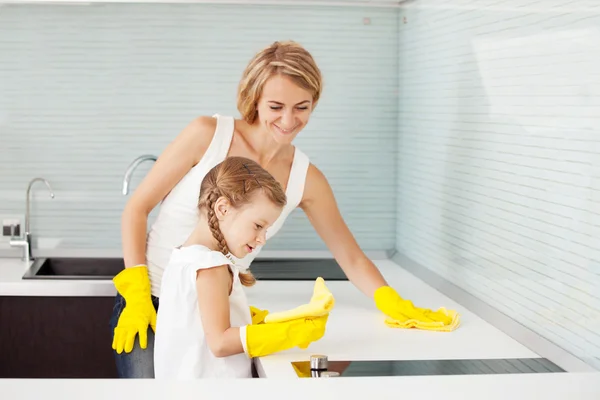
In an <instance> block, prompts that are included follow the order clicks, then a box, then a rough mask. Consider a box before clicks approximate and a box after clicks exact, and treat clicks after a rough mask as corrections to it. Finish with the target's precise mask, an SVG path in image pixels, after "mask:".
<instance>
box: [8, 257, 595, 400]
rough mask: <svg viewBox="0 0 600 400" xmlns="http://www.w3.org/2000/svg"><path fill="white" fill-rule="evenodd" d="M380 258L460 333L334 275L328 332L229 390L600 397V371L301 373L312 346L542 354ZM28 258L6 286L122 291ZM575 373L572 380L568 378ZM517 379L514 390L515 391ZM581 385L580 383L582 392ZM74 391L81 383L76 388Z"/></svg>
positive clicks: (289, 290) (23, 291)
mask: <svg viewBox="0 0 600 400" xmlns="http://www.w3.org/2000/svg"><path fill="white" fill-rule="evenodd" d="M375 263H376V265H377V266H378V267H379V269H380V270H381V272H382V274H383V275H384V276H385V278H386V279H387V280H388V282H389V283H390V284H391V285H392V286H393V287H395V288H396V289H397V290H398V291H399V292H400V293H401V294H402V295H403V296H404V297H406V298H409V299H411V300H412V301H413V302H414V303H415V304H416V305H418V306H421V307H429V308H437V307H440V306H445V307H447V308H452V309H456V310H458V311H459V312H460V313H461V316H462V318H461V321H462V323H461V326H460V327H459V328H458V329H457V330H456V331H454V332H450V333H448V332H429V331H421V330H404V329H393V328H389V327H387V326H386V325H385V324H384V323H383V320H384V318H385V316H384V315H383V314H382V313H380V312H379V311H378V310H377V309H376V308H375V306H374V303H373V300H372V299H369V298H367V297H366V296H364V295H363V294H362V293H361V292H359V291H358V289H356V288H355V287H354V286H353V285H352V284H351V283H350V282H340V281H327V282H326V284H327V286H328V287H329V289H330V290H331V291H332V292H333V294H334V296H335V299H336V305H335V308H334V309H333V311H332V313H331V315H330V318H329V322H328V326H327V332H326V335H325V337H324V338H323V339H321V340H320V341H318V342H316V343H313V344H311V346H310V347H309V348H308V349H305V350H301V349H298V348H296V349H290V350H287V351H284V352H280V353H278V354H274V355H271V356H266V357H262V358H260V359H258V360H256V364H257V368H258V370H259V374H260V375H261V376H262V377H266V378H269V379H254V380H248V381H244V382H240V381H236V383H235V385H233V386H232V387H229V388H228V389H227V390H228V392H229V391H231V390H238V389H239V390H241V391H242V392H244V391H246V392H247V393H249V392H251V391H253V390H259V389H258V388H268V391H269V392H270V394H273V396H272V398H275V397H277V396H281V395H283V394H284V393H285V397H286V398H289V396H288V394H293V393H294V392H296V391H301V392H302V393H303V397H305V396H306V394H307V393H306V390H311V394H310V396H309V397H314V394H315V393H317V394H318V395H319V396H320V395H323V396H324V397H328V396H333V395H334V394H335V396H336V398H337V396H343V394H344V393H348V394H357V393H359V394H360V393H363V394H367V393H368V394H369V395H370V396H378V393H379V394H380V395H381V396H382V397H380V398H392V397H393V398H397V396H399V395H400V394H402V395H406V394H411V393H412V394H419V395H420V397H421V398H433V397H434V395H433V393H438V395H440V396H441V395H442V393H443V394H444V397H445V398H453V397H448V396H449V395H453V396H456V398H461V399H466V398H471V397H467V395H466V394H468V393H472V395H473V396H481V395H483V394H484V395H485V396H486V398H487V399H490V398H494V397H491V396H495V395H498V396H500V395H499V393H500V392H501V393H502V398H503V399H504V398H505V397H506V395H507V394H508V393H510V395H511V397H515V396H516V395H518V396H517V397H516V398H523V399H525V398H532V396H534V395H539V396H542V395H543V396H545V397H544V398H545V399H550V398H552V399H554V398H556V399H559V398H561V399H563V398H566V396H567V394H566V393H569V397H570V398H573V399H584V398H585V399H587V398H596V399H598V398H600V373H577V374H575V373H567V374H564V373H560V374H519V375H502V376H501V375H487V376H481V375H470V376H429V377H376V378H338V379H327V382H325V383H323V382H322V381H323V380H319V379H298V378H297V377H296V374H295V372H294V370H293V368H292V366H291V362H292V361H298V360H308V359H309V357H310V355H311V354H315V353H319V354H326V355H327V356H328V357H329V360H331V361H335V360H411V359H413V360H414V359H420V360H431V359H468V358H475V359H481V358H512V357H520V358H523V357H528V358H529V357H540V356H539V355H538V354H536V353H534V352H532V351H531V350H529V349H528V348H527V347H525V346H524V345H522V344H520V343H519V342H517V341H516V340H514V339H512V338H511V337H509V336H507V335H506V334H504V333H503V332H501V331H500V330H499V329H497V328H495V327H494V326H492V325H490V324H489V323H487V322H486V321H484V320H483V319H481V318H479V317H478V316H477V315H475V314H473V313H471V312H470V311H469V310H468V309H465V308H464V307H463V306H461V305H460V304H457V303H456V302H454V301H452V300H451V299H449V298H448V297H446V296H444V295H443V294H441V293H439V292H438V291H436V290H435V289H433V288H431V287H430V286H428V285H427V284H425V283H424V282H422V281H421V280H419V279H417V278H415V277H414V276H413V275H411V274H410V273H408V272H407V271H406V270H404V269H402V268H400V267H399V266H398V265H397V264H395V263H394V262H393V261H390V260H379V261H377V260H375ZM26 268H27V266H26V265H25V263H24V262H22V261H20V260H18V259H8V258H4V259H2V258H0V296H3V295H13V296H14V295H25V296H40V295H43V296H113V295H114V294H115V289H114V286H113V285H112V282H111V281H91V280H86V281H60V282H59V281H48V280H39V281H38V280H22V279H21V276H22V275H23V273H24V271H25V270H26ZM313 285H314V282H308V281H307V282H302V281H285V282H283V281H262V282H260V281H259V283H258V284H257V285H256V286H255V287H252V288H248V289H247V294H248V300H249V302H250V304H252V305H254V306H256V307H259V308H266V309H268V310H270V311H272V312H274V311H282V310H287V309H290V308H294V307H296V306H298V305H300V304H304V303H306V302H308V301H309V299H310V296H311V294H312V289H313ZM265 381H267V382H276V383H273V384H274V385H276V386H278V387H279V385H281V386H282V387H281V389H275V388H274V387H273V386H266V387H265V386H261V385H264V384H265V383H264V382H265ZM316 381H319V382H316ZM19 382H20V383H19ZM86 382H89V385H92V386H93V385H99V386H98V388H101V387H102V388H103V389H102V390H100V389H98V390H100V392H99V393H95V395H97V396H101V397H95V398H108V397H110V393H113V394H114V393H115V391H116V390H120V389H117V387H125V385H127V386H126V388H127V389H126V390H132V391H134V390H135V391H136V392H137V391H138V390H142V391H143V392H144V396H148V397H149V398H159V397H153V396H155V395H157V393H165V392H164V390H166V389H165V388H168V387H171V384H170V383H164V385H165V386H160V383H157V382H152V383H146V384H140V383H131V384H126V383H123V382H122V381H116V382H110V383H109V382H106V381H102V380H100V381H98V380H96V381H91V380H90V381H86ZM101 382H103V383H101ZM569 382H572V383H569ZM567 383H569V386H571V387H570V388H567ZM63 384H64V381H63ZM63 384H61V385H63ZM79 384H80V383H78V382H73V383H72V385H73V386H69V387H71V388H74V387H75V386H76V385H79ZM267 384H269V385H270V383H267ZM7 385H8V386H7ZM52 385H56V383H53V382H52V381H36V383H35V385H28V384H27V380H22V381H0V392H3V393H6V392H4V390H8V393H10V390H12V389H11V388H13V389H14V388H16V387H17V386H18V387H21V388H22V389H23V390H24V391H23V390H21V391H20V393H21V394H23V395H24V396H26V397H21V396H19V397H20V398H29V397H27V396H29V395H31V398H33V397H34V396H39V395H41V394H42V393H44V390H46V389H42V388H46V387H48V388H49V387H51V386H52ZM113 385H114V386H113ZM215 385H220V383H218V382H217V383H214V382H210V381H208V382H194V383H185V384H182V386H181V387H184V386H185V387H188V388H189V390H190V391H195V392H196V393H203V392H204V389H203V388H211V389H210V391H211V394H212V391H213V390H214V389H212V388H215V387H217V386H215ZM323 385H324V386H323ZM56 387H57V388H58V386H56ZM86 388H87V389H88V390H86V392H88V393H90V392H95V390H90V388H91V386H86ZM253 388H256V389H253ZM294 388H297V389H294ZM309 388H312V389H309ZM459 388H460V390H461V391H465V392H464V393H460V394H459V393H458V392H456V391H457V390H459ZM493 388H497V390H495V389H493ZM511 388H512V389H514V391H511ZM61 389H62V390H64V386H61ZM260 390H261V398H263V393H265V392H262V390H263V389H260ZM264 390H267V389H264ZM313 390H315V391H317V392H313ZM507 390H509V392H507ZM577 390H579V391H580V392H579V393H577V392H574V391H577ZM586 391H587V394H585V393H586ZM61 393H62V392H61ZM73 393H76V391H75V389H73ZM182 393H185V391H184V392H182ZM102 394H105V396H106V397H104V396H102ZM138 394H139V393H138ZM186 394H188V393H186ZM427 394H429V395H430V396H431V397H428V396H427ZM73 395H75V394H73ZM215 395H218V393H215ZM169 396H171V395H169ZM188 396H189V395H188ZM319 396H317V397H319ZM586 396H587V397H586ZM171 397H172V396H171ZM178 397H179V396H178ZM183 397H185V395H183ZM319 398H321V397H319ZM472 398H475V397H472ZM497 398H500V397H497Z"/></svg>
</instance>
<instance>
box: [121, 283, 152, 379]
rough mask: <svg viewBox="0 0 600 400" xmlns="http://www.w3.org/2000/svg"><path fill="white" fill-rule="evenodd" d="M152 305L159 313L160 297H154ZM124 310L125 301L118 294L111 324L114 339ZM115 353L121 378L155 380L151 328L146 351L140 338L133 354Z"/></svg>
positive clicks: (136, 341)
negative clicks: (141, 345)
mask: <svg viewBox="0 0 600 400" xmlns="http://www.w3.org/2000/svg"><path fill="white" fill-rule="evenodd" d="M152 304H153V305H154V308H155V309H156V311H158V297H155V296H152ZM124 308H125V299H124V298H123V296H121V295H120V294H119V293H117V296H116V297H115V305H114V306H113V313H112V316H111V317H110V323H109V325H110V329H111V335H112V336H113V337H114V333H115V327H116V326H117V322H119V317H120V316H121V313H122V312H123V309H124ZM113 353H114V355H115V361H116V363H117V374H118V376H119V378H151V379H152V378H154V332H153V331H152V328H151V327H150V326H148V346H147V347H146V349H142V348H141V347H140V341H139V337H136V339H135V342H134V344H133V350H132V351H131V353H125V351H123V352H122V353H121V354H117V352H116V351H115V350H113Z"/></svg>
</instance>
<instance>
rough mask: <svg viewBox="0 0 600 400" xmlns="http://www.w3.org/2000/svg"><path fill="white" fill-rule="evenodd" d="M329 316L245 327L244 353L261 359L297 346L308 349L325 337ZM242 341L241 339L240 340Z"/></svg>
mask: <svg viewBox="0 0 600 400" xmlns="http://www.w3.org/2000/svg"><path fill="white" fill-rule="evenodd" d="M328 318H329V314H327V315H324V316H322V317H315V318H299V319H295V320H292V321H287V322H276V323H271V324H259V325H247V326H246V347H245V349H246V353H247V354H248V356H249V357H252V358H253V357H262V356H266V355H268V354H273V353H277V352H279V351H283V350H288V349H291V348H293V347H296V346H299V347H302V348H306V347H308V344H310V343H312V342H316V341H317V340H319V339H321V338H322V337H323V335H325V326H326V325H327V319H328ZM242 340H243V339H242Z"/></svg>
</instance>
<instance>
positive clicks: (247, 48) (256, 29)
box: [0, 4, 398, 254]
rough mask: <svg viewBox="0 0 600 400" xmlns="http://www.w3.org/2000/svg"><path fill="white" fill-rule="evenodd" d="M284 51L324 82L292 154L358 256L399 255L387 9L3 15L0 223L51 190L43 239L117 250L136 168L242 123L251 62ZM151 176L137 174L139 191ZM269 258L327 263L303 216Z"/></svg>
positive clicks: (40, 210) (165, 8) (93, 10)
mask: <svg viewBox="0 0 600 400" xmlns="http://www.w3.org/2000/svg"><path fill="white" fill-rule="evenodd" d="M365 17H368V18H370V20H371V23H370V24H368V25H365V24H363V19H364V18H365ZM287 39H294V40H296V41H298V42H300V43H302V44H303V45H305V46H306V47H307V48H308V49H309V50H310V51H311V52H312V53H313V55H314V57H315V58H316V60H317V62H318V63H319V65H320V67H321V69H322V71H323V74H324V79H325V89H324V93H323V97H322V100H321V101H320V103H319V105H318V107H317V109H316V111H315V113H314V115H313V117H312V119H311V122H310V124H309V126H308V127H307V129H306V130H305V131H304V132H302V134H301V135H300V136H299V137H298V139H297V142H296V144H297V145H298V146H299V147H300V148H301V149H302V150H303V151H304V152H305V153H306V154H307V155H308V156H309V157H310V158H311V160H312V161H313V162H314V163H315V164H316V165H317V166H318V167H319V168H320V169H321V170H322V171H323V172H324V173H325V174H326V176H327V177H328V179H329V181H330V183H331V185H332V187H333V190H334V192H335V194H336V196H337V200H338V203H339V207H340V209H341V211H342V213H343V215H344V217H345V219H346V222H347V223H348V225H349V226H350V228H351V230H352V231H353V233H354V234H355V236H356V238H357V240H358V242H359V243H360V245H361V246H362V247H363V248H364V249H365V250H386V249H392V248H393V247H394V242H395V241H394V235H395V225H396V223H395V208H396V205H395V195H396V189H395V182H396V179H395V154H396V137H397V127H396V120H397V116H396V110H397V95H396V88H397V81H398V77H397V74H396V72H397V64H398V59H397V52H396V49H397V42H398V37H397V15H396V11H395V10H391V11H390V10H388V9H382V8H373V9H361V8H356V7H349V8H345V7H323V6H320V7H292V6H287V7H277V6H240V5H223V6H215V5H200V4H177V5H167V4H104V5H98V4H96V5H91V6H77V7H69V6H61V5H42V6H35V5H29V6H25V5H18V6H5V7H2V8H1V9H0V143H1V146H0V216H3V215H10V214H13V213H17V214H24V209H25V191H26V187H27V183H28V182H29V180H30V179H31V178H33V177H35V176H43V177H45V178H47V179H48V180H49V181H50V182H51V184H52V186H53V188H54V189H55V193H56V198H55V199H54V200H50V198H49V197H48V195H47V192H46V191H45V189H44V187H43V185H42V186H38V184H36V186H35V192H34V193H35V196H34V202H33V206H32V211H33V216H32V222H31V228H32V231H33V233H34V237H41V238H42V239H45V245H47V246H50V245H58V246H59V248H68V249H72V248H84V249H85V248H107V249H120V248H121V244H120V243H121V236H120V214H121V211H122V209H123V206H124V204H125V201H126V198H124V197H123V196H122V195H121V181H122V179H123V174H124V172H125V169H126V168H127V165H128V164H129V163H130V162H131V161H132V160H133V159H134V158H135V157H137V156H139V155H141V154H146V153H150V154H159V153H160V152H161V151H162V150H163V148H164V147H165V146H166V145H167V144H168V143H169V142H170V141H171V140H172V139H173V138H174V137H175V136H176V135H177V134H178V133H179V132H180V130H181V129H183V127H184V126H185V125H187V124H188V123H189V121H191V120H192V119H193V118H195V117H196V116H197V115H212V114H215V113H219V114H222V115H236V116H237V115H238V112H237V110H236V109H235V105H236V101H235V100H236V88H237V84H238V81H239V78H240V77H241V74H242V71H243V69H244V67H245V65H246V63H247V62H248V61H249V60H250V58H251V57H252V55H253V54H254V53H255V52H256V51H258V50H260V49H261V48H263V47H265V46H266V45H268V44H270V43H272V42H273V41H274V40H287ZM150 166H151V164H150V163H147V164H142V165H141V166H140V168H139V169H138V170H137V171H136V172H135V175H134V177H133V179H132V182H131V187H132V189H135V187H136V186H137V184H138V183H139V182H140V181H141V179H142V177H143V176H144V175H145V173H146V172H147V171H148V170H149V168H150ZM382 171H383V173H382ZM365 188H366V189H367V190H363V189H365ZM154 215H155V213H153V216H154ZM53 239H54V240H53ZM6 242H7V240H5V241H4V244H5V245H6ZM39 245H41V246H44V242H41V243H39ZM266 248H268V249H271V250H272V249H285V250H324V249H326V248H325V246H324V244H323V243H322V241H321V239H320V238H319V237H318V236H317V234H316V233H315V232H314V231H313V229H312V227H311V226H310V224H309V222H308V220H307V219H306V217H305V215H304V214H303V213H302V212H301V211H296V212H294V213H293V214H292V216H291V217H290V219H289V220H288V222H287V223H286V225H285V227H284V228H283V229H282V230H281V231H280V233H279V234H278V235H277V236H276V237H275V238H273V239H272V240H271V241H270V242H269V244H268V245H267V247H266ZM16 252H17V254H18V250H16Z"/></svg>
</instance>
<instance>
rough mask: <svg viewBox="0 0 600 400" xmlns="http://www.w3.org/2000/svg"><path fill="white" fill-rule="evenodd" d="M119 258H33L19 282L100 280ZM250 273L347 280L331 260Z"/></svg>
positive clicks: (261, 267)
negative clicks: (35, 280) (34, 280)
mask: <svg viewBox="0 0 600 400" xmlns="http://www.w3.org/2000/svg"><path fill="white" fill-rule="evenodd" d="M123 267H124V262H123V258H121V257H115V258H101V257H49V258H38V259H36V260H35V261H34V262H33V264H32V265H31V267H30V268H29V269H28V270H27V272H26V273H25V275H23V279H55V280H65V279H78V280H82V279H83V280H89V279H104V280H110V279H112V278H114V277H115V275H117V274H118V273H119V272H121V271H122V270H123ZM250 270H251V271H252V273H253V274H254V275H255V276H256V278H257V279H258V280H263V281H273V280H274V281H311V280H315V279H317V278H318V277H322V278H323V279H325V280H326V281H346V280H348V278H347V277H346V274H344V271H342V269H341V268H340V266H339V265H338V263H337V262H336V261H335V260H334V259H332V258H317V259H310V258H293V259H289V258H286V259H284V258H279V259H259V260H254V262H253V263H252V265H251V266H250Z"/></svg>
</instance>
